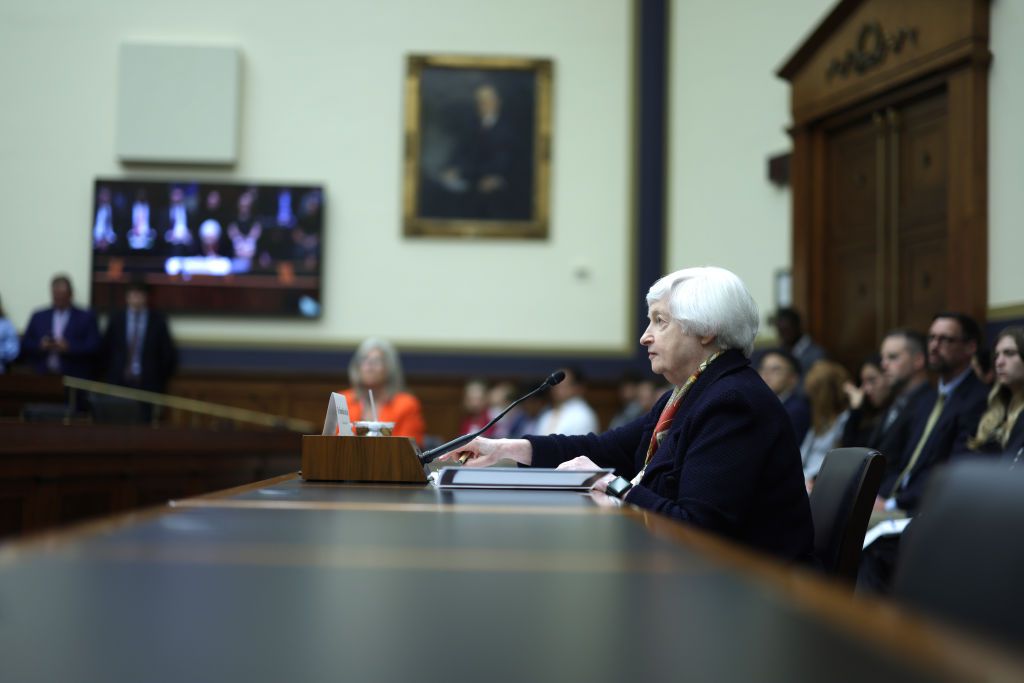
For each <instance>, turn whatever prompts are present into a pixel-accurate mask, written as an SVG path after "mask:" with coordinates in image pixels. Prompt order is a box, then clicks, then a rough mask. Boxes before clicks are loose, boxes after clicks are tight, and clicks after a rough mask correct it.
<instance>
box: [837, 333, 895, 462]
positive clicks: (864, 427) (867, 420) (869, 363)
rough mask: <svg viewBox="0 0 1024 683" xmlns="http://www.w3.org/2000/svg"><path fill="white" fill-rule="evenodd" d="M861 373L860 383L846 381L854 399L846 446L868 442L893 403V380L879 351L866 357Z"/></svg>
mask: <svg viewBox="0 0 1024 683" xmlns="http://www.w3.org/2000/svg"><path fill="white" fill-rule="evenodd" d="M857 374H858V375H859V376H860V385H859V386H857V385H855V384H854V383H853V382H847V383H846V384H845V385H843V391H844V392H846V399H847V400H848V401H849V403H850V415H849V417H848V418H847V420H846V427H844V428H843V436H842V439H841V445H843V446H865V445H867V443H868V441H869V440H870V439H871V435H872V434H874V433H875V431H876V430H877V429H878V425H879V423H880V422H881V421H882V418H883V416H884V414H885V409H886V408H887V407H888V405H889V382H888V380H886V378H885V373H884V371H883V370H882V357H881V356H880V355H879V354H877V353H876V354H873V355H872V356H870V357H868V358H866V359H865V360H864V362H863V363H861V364H860V370H858V373H857Z"/></svg>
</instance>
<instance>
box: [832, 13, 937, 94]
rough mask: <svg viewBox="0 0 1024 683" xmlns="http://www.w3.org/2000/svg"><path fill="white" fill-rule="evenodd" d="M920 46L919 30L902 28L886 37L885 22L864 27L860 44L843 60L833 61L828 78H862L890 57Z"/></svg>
mask: <svg viewBox="0 0 1024 683" xmlns="http://www.w3.org/2000/svg"><path fill="white" fill-rule="evenodd" d="M916 44H917V29H916V28H901V29H898V30H896V31H894V32H892V33H886V32H885V30H884V29H883V28H882V22H881V21H870V22H868V23H866V24H864V25H863V26H862V27H861V29H860V33H858V34H857V44H856V45H854V46H853V47H851V48H850V49H848V50H847V51H846V54H845V55H843V56H842V58H839V57H836V58H833V59H832V61H831V62H829V65H828V71H826V72H825V78H826V79H829V80H831V79H832V78H835V77H836V76H839V77H843V78H845V77H847V76H849V75H850V74H851V73H853V74H856V75H858V76H859V75H862V74H864V73H866V72H867V71H869V70H870V69H872V68H873V67H876V66H879V65H880V64H883V63H884V62H885V59H886V57H888V56H889V54H890V53H892V54H899V53H901V52H903V49H904V46H914V45H916Z"/></svg>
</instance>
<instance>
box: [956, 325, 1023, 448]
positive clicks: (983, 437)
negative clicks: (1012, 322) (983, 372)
mask: <svg viewBox="0 0 1024 683" xmlns="http://www.w3.org/2000/svg"><path fill="white" fill-rule="evenodd" d="M1022 351H1024V327H1018V326H1013V327H1007V328H1005V329H1004V330H1003V331H1002V332H1000V333H999V336H998V337H996V345H995V376H996V383H995V386H994V387H993V388H992V391H991V393H989V395H988V409H987V410H986V411H985V413H984V414H983V415H982V416H981V420H980V421H979V422H978V431H977V432H976V433H975V434H974V436H972V437H971V438H970V439H968V440H967V447H968V448H969V449H970V450H972V451H975V452H980V453H993V454H997V453H998V454H1001V455H1002V456H1003V457H1004V458H1005V459H1006V460H1008V461H1010V462H1012V464H1013V465H1017V464H1018V462H1019V460H1020V459H1021V458H1022V456H1024V452H1022V449H1024V420H1021V419H1019V418H1020V414H1021V412H1022V411H1024V360H1022V359H1021V352H1022Z"/></svg>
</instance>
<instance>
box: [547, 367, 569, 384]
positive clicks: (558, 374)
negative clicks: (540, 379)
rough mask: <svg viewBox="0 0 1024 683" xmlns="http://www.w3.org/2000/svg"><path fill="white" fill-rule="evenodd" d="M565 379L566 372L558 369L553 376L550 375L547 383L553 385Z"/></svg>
mask: <svg viewBox="0 0 1024 683" xmlns="http://www.w3.org/2000/svg"><path fill="white" fill-rule="evenodd" d="M563 379H565V373H564V372H562V371H561V370H558V371H556V372H552V373H551V376H550V377H548V382H547V384H548V386H549V387H553V386H555V385H556V384H558V383H559V382H561V381H562V380H563Z"/></svg>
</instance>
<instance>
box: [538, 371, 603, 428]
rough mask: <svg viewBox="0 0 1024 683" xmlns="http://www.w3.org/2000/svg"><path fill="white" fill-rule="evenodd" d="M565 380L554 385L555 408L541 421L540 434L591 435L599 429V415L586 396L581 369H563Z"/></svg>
mask: <svg viewBox="0 0 1024 683" xmlns="http://www.w3.org/2000/svg"><path fill="white" fill-rule="evenodd" d="M562 371H563V372H565V379H564V380H562V381H561V382H560V383H559V384H556V385H555V386H553V387H551V391H550V394H551V404H552V405H551V407H550V408H548V409H547V410H546V411H544V412H543V413H542V414H541V416H540V417H539V418H538V421H537V433H538V434H541V435H546V434H565V435H576V434H590V433H591V432H596V431H597V415H596V414H595V413H594V410H593V409H592V408H591V407H590V406H589V405H587V402H586V401H585V400H584V399H583V393H584V391H585V384H584V380H583V374H582V373H581V372H580V370H579V369H578V368H562Z"/></svg>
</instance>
